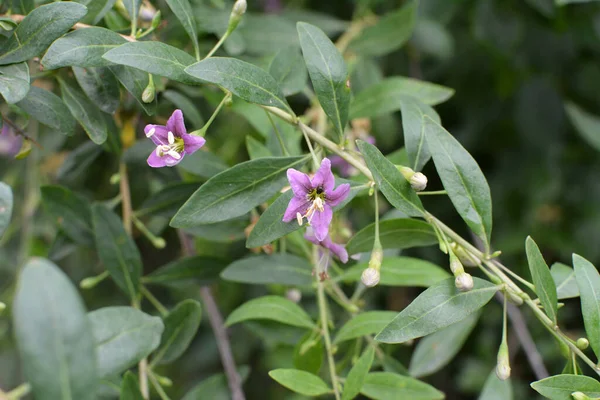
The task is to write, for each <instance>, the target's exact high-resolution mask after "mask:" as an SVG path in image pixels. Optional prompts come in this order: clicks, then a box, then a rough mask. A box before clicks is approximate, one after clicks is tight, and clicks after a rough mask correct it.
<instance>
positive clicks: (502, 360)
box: [496, 341, 510, 381]
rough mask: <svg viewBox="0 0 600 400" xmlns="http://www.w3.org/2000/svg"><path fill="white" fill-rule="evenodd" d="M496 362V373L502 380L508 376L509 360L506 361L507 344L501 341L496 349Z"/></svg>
mask: <svg viewBox="0 0 600 400" xmlns="http://www.w3.org/2000/svg"><path fill="white" fill-rule="evenodd" d="M497 360H498V363H497V364H496V375H498V378H499V379H500V380H502V381H505V380H507V379H508V378H509V377H510V362H509V361H508V345H507V344H506V341H503V342H502V344H501V345H500V349H498V358H497Z"/></svg>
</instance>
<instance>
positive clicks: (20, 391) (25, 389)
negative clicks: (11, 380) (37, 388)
mask: <svg viewBox="0 0 600 400" xmlns="http://www.w3.org/2000/svg"><path fill="white" fill-rule="evenodd" d="M30 392H31V385H29V383H22V384H20V385H19V386H17V387H16V388H14V389H13V390H11V391H10V392H8V393H6V398H7V399H8V400H19V399H20V398H21V397H25V396H27V395H28V394H29V393H30Z"/></svg>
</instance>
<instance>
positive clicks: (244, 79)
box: [185, 57, 291, 112]
mask: <svg viewBox="0 0 600 400" xmlns="http://www.w3.org/2000/svg"><path fill="white" fill-rule="evenodd" d="M185 72H187V73H188V74H190V75H191V76H193V77H195V78H198V79H201V80H203V81H205V82H208V83H214V84H215V85H218V86H221V87H222V88H224V89H227V90H229V91H230V92H231V93H233V94H235V95H236V96H238V97H241V98H242V99H243V100H246V101H248V102H250V103H256V104H262V105H265V106H273V107H277V108H281V109H282V110H286V111H290V112H291V109H290V106H289V105H288V103H287V101H286V100H285V96H284V95H283V93H282V92H281V89H280V88H279V86H278V85H277V82H276V81H275V79H273V77H272V76H271V75H269V74H268V73H267V72H266V71H264V70H262V69H260V68H259V67H257V66H255V65H252V64H249V63H247V62H245V61H241V60H237V59H234V58H226V57H210V58H208V59H206V60H203V61H200V62H198V63H196V64H193V65H191V66H189V67H187V68H186V69H185Z"/></svg>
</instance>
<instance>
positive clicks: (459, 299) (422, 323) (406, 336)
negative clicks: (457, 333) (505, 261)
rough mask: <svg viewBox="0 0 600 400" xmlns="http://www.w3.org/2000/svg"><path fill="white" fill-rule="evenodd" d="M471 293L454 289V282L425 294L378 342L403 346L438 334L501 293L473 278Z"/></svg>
mask: <svg viewBox="0 0 600 400" xmlns="http://www.w3.org/2000/svg"><path fill="white" fill-rule="evenodd" d="M473 281H474V286H473V289H472V290H469V291H468V292H461V291H459V290H458V289H457V288H456V286H454V278H450V279H446V280H444V281H441V282H439V283H437V284H435V285H434V286H431V287H430V288H429V289H427V290H425V291H424V292H423V293H421V294H420V295H419V296H418V297H417V298H416V299H414V300H413V302H412V303H410V304H409V305H408V307H406V308H405V309H404V310H402V312H401V313H400V314H398V316H397V317H396V318H394V320H393V321H392V322H390V324H389V325H388V326H386V327H385V328H384V329H383V330H382V331H381V332H380V333H379V334H378V335H377V336H376V337H375V340H377V341H380V342H384V343H402V342H406V341H407V340H410V339H416V338H419V337H422V336H425V335H429V334H430V333H434V332H437V331H439V330H440V329H443V328H445V327H447V326H449V325H452V324H454V323H456V322H458V321H461V320H463V319H465V318H466V317H468V316H469V315H471V314H473V313H474V312H475V311H477V310H479V309H480V308H481V307H483V306H484V305H485V304H487V302H489V301H490V299H491V298H492V297H493V296H494V293H496V291H497V290H498V287H497V286H496V285H493V284H492V283H490V282H488V281H485V280H483V279H479V278H473Z"/></svg>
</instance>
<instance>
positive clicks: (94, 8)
mask: <svg viewBox="0 0 600 400" xmlns="http://www.w3.org/2000/svg"><path fill="white" fill-rule="evenodd" d="M74 1H76V2H77V3H79V4H83V5H84V6H86V7H87V9H88V11H87V14H86V15H85V17H84V18H83V19H82V20H81V22H83V23H85V24H90V25H96V24H97V23H98V22H100V21H101V20H102V18H104V16H105V15H106V13H108V12H109V11H110V10H111V8H112V7H113V6H114V5H115V3H116V2H117V0H74Z"/></svg>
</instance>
